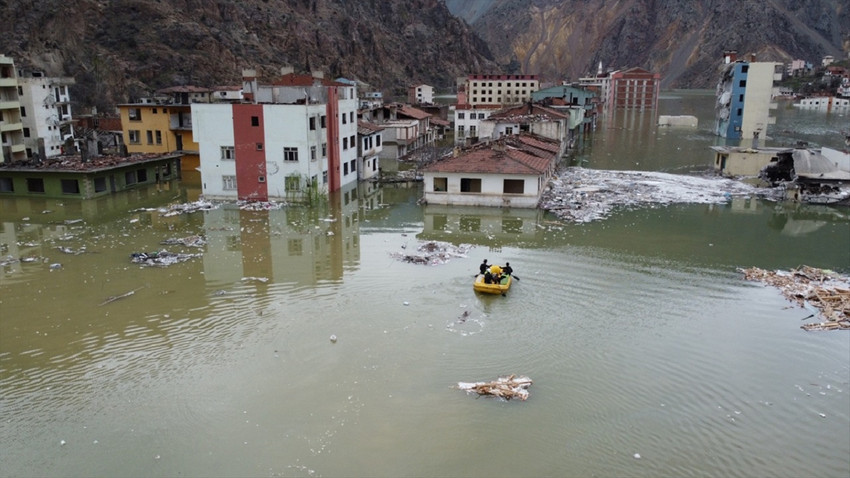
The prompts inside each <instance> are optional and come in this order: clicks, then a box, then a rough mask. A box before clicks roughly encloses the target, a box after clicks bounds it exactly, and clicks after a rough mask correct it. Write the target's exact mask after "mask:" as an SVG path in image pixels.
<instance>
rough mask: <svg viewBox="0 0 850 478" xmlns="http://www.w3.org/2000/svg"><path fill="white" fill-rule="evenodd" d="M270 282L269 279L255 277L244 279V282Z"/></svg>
mask: <svg viewBox="0 0 850 478" xmlns="http://www.w3.org/2000/svg"><path fill="white" fill-rule="evenodd" d="M268 281H269V278H268V277H253V276H251V277H243V278H242V282H262V283H264V284H265V283H266V282H268Z"/></svg>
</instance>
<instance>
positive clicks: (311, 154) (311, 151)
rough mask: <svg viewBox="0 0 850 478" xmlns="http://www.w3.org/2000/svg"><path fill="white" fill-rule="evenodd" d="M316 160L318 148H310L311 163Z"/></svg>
mask: <svg viewBox="0 0 850 478" xmlns="http://www.w3.org/2000/svg"><path fill="white" fill-rule="evenodd" d="M315 160H316V147H315V146H310V161H315Z"/></svg>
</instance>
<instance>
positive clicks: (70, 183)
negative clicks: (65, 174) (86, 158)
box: [61, 179, 80, 194]
mask: <svg viewBox="0 0 850 478" xmlns="http://www.w3.org/2000/svg"><path fill="white" fill-rule="evenodd" d="M61 183H62V194H80V182H79V181H77V180H76V179H63V180H62V181H61Z"/></svg>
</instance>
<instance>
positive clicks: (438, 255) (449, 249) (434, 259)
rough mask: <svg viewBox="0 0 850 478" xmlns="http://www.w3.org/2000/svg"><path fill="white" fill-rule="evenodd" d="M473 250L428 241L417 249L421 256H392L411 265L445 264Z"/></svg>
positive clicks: (463, 245) (466, 247) (396, 253)
mask: <svg viewBox="0 0 850 478" xmlns="http://www.w3.org/2000/svg"><path fill="white" fill-rule="evenodd" d="M471 248H472V246H471V245H469V244H461V245H459V246H455V245H454V244H450V243H448V242H440V241H428V242H424V243H422V244H420V245H419V247H417V248H416V251H417V252H419V254H407V253H404V252H393V253H391V254H390V255H391V256H392V257H393V258H394V259H396V260H400V261H402V262H410V263H411V264H423V265H428V264H445V263H446V262H448V261H449V260H451V259H452V258H453V257H466V253H467V252H469V250H470V249H471Z"/></svg>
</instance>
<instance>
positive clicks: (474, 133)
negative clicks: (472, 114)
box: [469, 126, 477, 138]
mask: <svg viewBox="0 0 850 478" xmlns="http://www.w3.org/2000/svg"><path fill="white" fill-rule="evenodd" d="M476 134H477V130H476V128H475V126H470V127H469V135H470V136H472V137H473V138H474V137H475V136H476Z"/></svg>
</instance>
